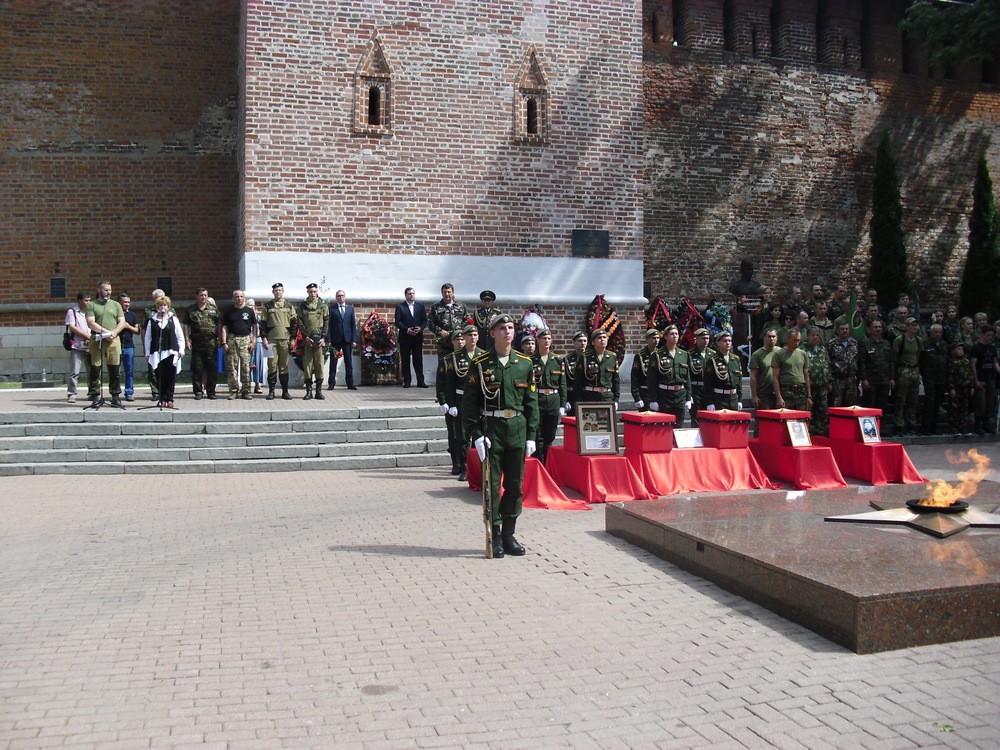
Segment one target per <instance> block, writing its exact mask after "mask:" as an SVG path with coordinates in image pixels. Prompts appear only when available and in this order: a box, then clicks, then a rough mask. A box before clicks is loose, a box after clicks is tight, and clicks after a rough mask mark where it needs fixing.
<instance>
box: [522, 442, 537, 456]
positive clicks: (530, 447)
mask: <svg viewBox="0 0 1000 750" xmlns="http://www.w3.org/2000/svg"><path fill="white" fill-rule="evenodd" d="M535 450H536V448H535V441H534V440H528V441H527V442H526V443H525V444H524V457H525V458H527V457H528V456H531V455H533V454H534V452H535Z"/></svg>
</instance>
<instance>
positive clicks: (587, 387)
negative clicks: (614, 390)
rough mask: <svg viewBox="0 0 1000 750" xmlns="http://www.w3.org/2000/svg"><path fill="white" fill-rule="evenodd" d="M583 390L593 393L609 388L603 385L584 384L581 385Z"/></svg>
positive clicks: (602, 391) (608, 389)
mask: <svg viewBox="0 0 1000 750" xmlns="http://www.w3.org/2000/svg"><path fill="white" fill-rule="evenodd" d="M583 390H585V391H593V392H594V393H604V392H606V391H610V390H611V389H610V388H605V387H604V386H603V385H585V386H583Z"/></svg>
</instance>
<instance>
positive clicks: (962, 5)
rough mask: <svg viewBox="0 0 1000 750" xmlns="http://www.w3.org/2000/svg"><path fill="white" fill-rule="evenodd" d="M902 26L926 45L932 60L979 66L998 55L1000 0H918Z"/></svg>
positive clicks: (944, 63) (907, 13) (908, 12)
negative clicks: (972, 0) (946, 0)
mask: <svg viewBox="0 0 1000 750" xmlns="http://www.w3.org/2000/svg"><path fill="white" fill-rule="evenodd" d="M899 26H900V28H901V29H902V30H903V31H905V32H906V33H907V34H911V35H913V36H914V37H916V38H917V39H919V40H921V41H922V42H923V43H924V44H925V45H926V47H927V51H928V52H930V62H931V63H934V64H941V65H954V64H959V65H960V64H969V65H977V64H979V63H983V62H987V61H989V60H992V59H993V58H994V56H995V54H996V51H997V39H998V38H1000V0H975V1H974V2H970V0H948V2H941V1H940V0H917V2H915V3H913V5H911V6H910V7H909V8H908V9H907V10H906V16H905V18H904V19H903V21H902V23H900V25H899Z"/></svg>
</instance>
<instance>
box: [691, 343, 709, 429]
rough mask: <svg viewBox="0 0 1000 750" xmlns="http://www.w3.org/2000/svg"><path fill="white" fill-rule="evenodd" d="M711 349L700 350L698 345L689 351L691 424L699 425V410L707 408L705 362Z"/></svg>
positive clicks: (693, 425)
mask: <svg viewBox="0 0 1000 750" xmlns="http://www.w3.org/2000/svg"><path fill="white" fill-rule="evenodd" d="M708 355H709V350H708V349H707V348H706V349H702V350H701V351H699V350H698V347H697V346H696V347H695V348H694V349H692V350H691V351H689V352H688V367H689V369H690V370H691V426H692V427H697V426H698V412H699V411H700V410H701V409H704V408H705V363H706V362H707V361H708Z"/></svg>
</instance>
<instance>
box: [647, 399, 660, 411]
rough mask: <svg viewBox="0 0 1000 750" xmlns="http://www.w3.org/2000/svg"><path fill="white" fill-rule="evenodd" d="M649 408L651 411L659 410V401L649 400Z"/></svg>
mask: <svg viewBox="0 0 1000 750" xmlns="http://www.w3.org/2000/svg"><path fill="white" fill-rule="evenodd" d="M649 408H650V410H651V411H659V410H660V402H659V401H652V402H650V404H649Z"/></svg>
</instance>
